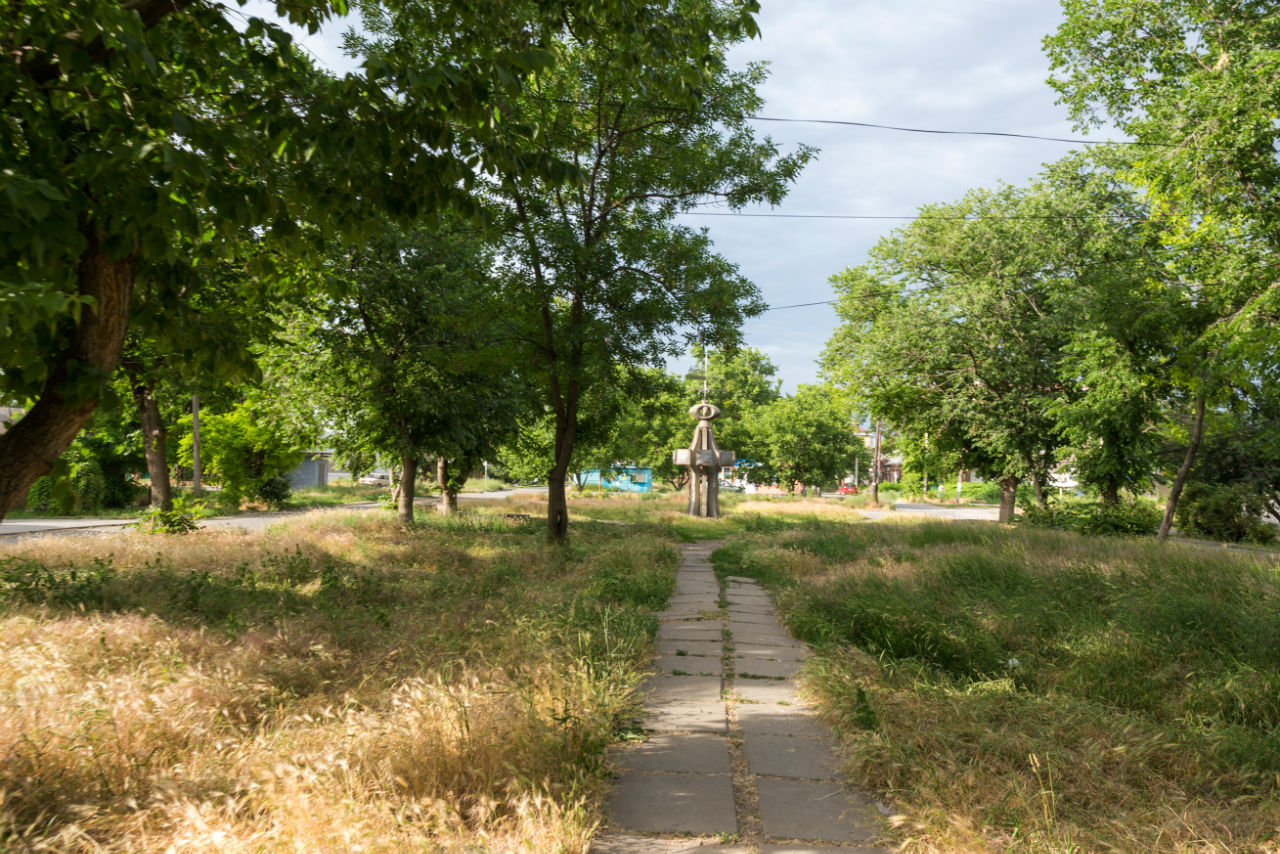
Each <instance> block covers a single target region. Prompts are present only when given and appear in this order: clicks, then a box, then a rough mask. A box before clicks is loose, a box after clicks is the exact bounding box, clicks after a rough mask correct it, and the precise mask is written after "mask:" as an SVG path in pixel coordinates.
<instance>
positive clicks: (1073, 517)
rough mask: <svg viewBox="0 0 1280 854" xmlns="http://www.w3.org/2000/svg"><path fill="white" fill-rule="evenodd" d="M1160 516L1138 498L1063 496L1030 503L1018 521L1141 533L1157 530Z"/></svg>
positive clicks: (1112, 532)
mask: <svg viewBox="0 0 1280 854" xmlns="http://www.w3.org/2000/svg"><path fill="white" fill-rule="evenodd" d="M1160 519H1161V514H1160V509H1159V508H1158V507H1156V505H1155V504H1153V503H1152V502H1150V501H1147V500H1145V499H1141V498H1138V499H1134V500H1132V501H1122V502H1120V503H1119V504H1115V505H1106V504H1102V503H1099V502H1095V501H1087V500H1075V499H1066V500H1058V501H1051V502H1050V504H1049V506H1048V507H1040V506H1039V505H1037V504H1032V505H1031V506H1030V507H1027V508H1026V510H1025V512H1023V514H1022V516H1021V517H1020V520H1019V521H1020V522H1021V523H1022V524H1024V525H1029V526H1031V527H1033V528H1053V529H1054V530H1058V531H1074V532H1075V533H1077V534H1092V535H1132V536H1143V535H1147V534H1154V533H1156V531H1158V530H1159V529H1160Z"/></svg>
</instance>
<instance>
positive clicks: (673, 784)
mask: <svg viewBox="0 0 1280 854" xmlns="http://www.w3.org/2000/svg"><path fill="white" fill-rule="evenodd" d="M610 805H611V809H610V812H611V814H612V816H613V820H614V822H615V823H616V824H618V825H619V826H620V827H624V828H626V829H627V830H640V831H648V832H651V833H696V834H716V833H736V832H737V830H738V820H737V817H736V816H735V814H734V806H733V778H732V777H730V776H728V775H723V776H721V775H714V774H636V773H627V774H623V775H621V776H620V777H619V778H618V781H617V787H616V789H615V790H614V793H613V799H612V801H611V802H610ZM797 838H799V837H797Z"/></svg>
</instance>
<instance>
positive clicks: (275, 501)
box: [255, 474, 293, 510]
mask: <svg viewBox="0 0 1280 854" xmlns="http://www.w3.org/2000/svg"><path fill="white" fill-rule="evenodd" d="M292 494H293V489H292V487H290V485H289V478H287V477H285V476H284V475H282V474H278V475H276V476H275V477H270V478H267V479H266V480H264V481H263V482H262V483H261V484H260V485H259V486H258V492H257V495H256V496H255V497H256V498H260V499H262V500H263V501H265V502H266V503H267V506H268V507H270V508H271V509H272V510H281V509H283V508H284V506H285V505H286V504H288V503H289V497H290V496H291V495H292Z"/></svg>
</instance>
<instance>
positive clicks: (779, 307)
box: [765, 299, 836, 311]
mask: <svg viewBox="0 0 1280 854" xmlns="http://www.w3.org/2000/svg"><path fill="white" fill-rule="evenodd" d="M835 304H836V301H835V300H833V299H828V300H822V301H820V302H798V303H796V304H795V305H771V306H769V307H768V308H766V309H765V311H781V310H782V309H784V308H808V307H809V306H811V305H835Z"/></svg>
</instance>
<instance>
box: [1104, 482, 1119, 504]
mask: <svg viewBox="0 0 1280 854" xmlns="http://www.w3.org/2000/svg"><path fill="white" fill-rule="evenodd" d="M1102 503H1103V504H1104V505H1105V506H1107V507H1115V506H1116V505H1117V504H1119V503H1120V484H1118V483H1115V482H1110V483H1107V484H1104V485H1103V487H1102Z"/></svg>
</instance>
